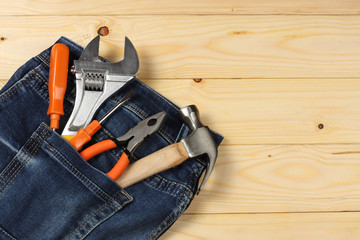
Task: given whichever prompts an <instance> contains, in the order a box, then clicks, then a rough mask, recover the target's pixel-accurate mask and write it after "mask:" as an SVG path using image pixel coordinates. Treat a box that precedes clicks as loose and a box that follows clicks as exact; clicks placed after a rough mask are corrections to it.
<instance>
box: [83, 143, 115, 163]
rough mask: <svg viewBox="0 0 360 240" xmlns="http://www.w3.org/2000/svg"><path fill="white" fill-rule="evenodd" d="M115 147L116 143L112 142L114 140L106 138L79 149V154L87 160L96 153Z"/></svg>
mask: <svg viewBox="0 0 360 240" xmlns="http://www.w3.org/2000/svg"><path fill="white" fill-rule="evenodd" d="M116 147H117V145H116V143H114V141H112V140H110V139H108V140H104V141H101V142H98V143H95V144H94V145H92V146H90V147H88V148H87V149H85V150H83V151H81V153H80V155H81V156H82V157H83V158H84V160H85V161H88V160H89V159H91V158H93V157H95V156H96V155H98V154H100V153H103V152H105V151H107V150H110V149H114V148H116Z"/></svg>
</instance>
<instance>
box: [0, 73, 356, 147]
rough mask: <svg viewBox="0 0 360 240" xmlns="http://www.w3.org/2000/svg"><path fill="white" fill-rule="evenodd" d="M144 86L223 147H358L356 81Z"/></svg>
mask: <svg viewBox="0 0 360 240" xmlns="http://www.w3.org/2000/svg"><path fill="white" fill-rule="evenodd" d="M4 82H5V80H3V81H0V85H1V84H4ZM144 82H145V83H146V84H147V85H149V86H150V87H152V88H153V89H155V90H156V91H158V92H160V93H161V94H163V95H164V96H165V97H167V98H168V99H170V100H172V101H174V102H175V103H176V104H177V105H179V106H180V107H183V106H186V105H189V104H196V105H197V106H198V108H199V110H200V117H201V119H202V121H203V122H204V124H206V125H208V126H209V127H210V128H212V129H213V130H215V131H217V132H219V133H221V134H223V135H224V136H225V140H224V142H223V143H222V144H223V145H238V144H325V143H360V134H359V133H360V107H359V106H360V79H228V80H226V79H203V80H202V81H201V82H200V83H196V82H194V81H193V80H192V79H181V80H176V79H164V80H156V79H146V80H144ZM320 124H322V128H321V126H319V125H320Z"/></svg>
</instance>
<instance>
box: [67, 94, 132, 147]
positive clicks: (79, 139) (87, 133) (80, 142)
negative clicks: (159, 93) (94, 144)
mask: <svg viewBox="0 0 360 240" xmlns="http://www.w3.org/2000/svg"><path fill="white" fill-rule="evenodd" d="M133 95H134V92H133V91H130V92H128V93H126V94H125V96H124V97H123V98H122V99H121V100H120V101H119V102H118V103H117V104H116V105H115V106H114V107H112V108H111V109H110V110H109V111H108V112H107V113H106V114H105V115H104V116H102V117H101V118H100V119H99V121H98V120H93V121H92V122H91V123H90V124H89V125H87V126H86V128H80V130H79V131H78V132H77V133H76V135H75V136H74V137H73V138H72V139H71V140H70V141H69V142H70V144H71V146H73V147H74V148H75V149H76V151H79V150H80V149H81V148H82V147H83V146H84V144H85V143H87V142H89V141H90V140H91V137H92V136H93V135H94V134H95V133H96V132H97V131H99V130H100V128H101V124H102V123H103V122H104V121H105V120H106V119H107V118H108V117H109V116H110V115H111V114H112V113H113V112H114V111H115V110H116V109H118V108H119V107H120V106H122V105H123V104H124V103H125V102H126V101H127V100H129V99H130V98H131V97H132V96H133Z"/></svg>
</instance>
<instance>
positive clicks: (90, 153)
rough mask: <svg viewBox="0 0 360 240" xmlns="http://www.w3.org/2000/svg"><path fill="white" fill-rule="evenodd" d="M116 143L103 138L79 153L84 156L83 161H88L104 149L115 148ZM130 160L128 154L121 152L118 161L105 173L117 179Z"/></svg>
mask: <svg viewBox="0 0 360 240" xmlns="http://www.w3.org/2000/svg"><path fill="white" fill-rule="evenodd" d="M116 147H117V145H116V143H115V142H114V141H113V140H110V139H108V140H104V141H101V142H98V143H96V144H94V145H92V146H90V147H88V148H87V149H85V150H83V151H81V152H80V155H81V156H82V157H83V158H84V160H85V161H88V160H89V159H91V158H93V157H95V156H96V155H98V154H100V153H103V152H105V151H108V150H111V149H114V148H116ZM129 163H130V160H129V157H128V155H127V154H126V153H125V152H123V154H122V155H121V157H120V159H119V161H117V163H116V164H115V166H114V167H113V168H112V169H111V170H110V172H108V173H107V175H108V176H109V177H110V178H111V179H112V180H114V181H116V179H118V178H119V177H120V176H121V174H122V173H123V172H124V170H125V169H126V167H127V166H128V165H129Z"/></svg>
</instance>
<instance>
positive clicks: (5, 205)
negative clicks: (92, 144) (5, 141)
mask: <svg viewBox="0 0 360 240" xmlns="http://www.w3.org/2000/svg"><path fill="white" fill-rule="evenodd" d="M131 201H132V197H131V196H130V195H129V194H127V193H126V192H125V191H124V190H123V189H122V188H121V187H120V186H118V185H117V184H116V183H115V182H113V181H112V180H111V179H110V178H109V177H107V176H106V174H104V173H102V172H100V171H99V170H97V169H96V168H94V167H92V166H91V165H89V164H88V163H87V162H85V161H84V160H83V159H82V158H81V157H80V155H79V154H78V153H77V152H76V151H75V150H74V149H73V148H72V147H71V145H70V144H69V143H67V142H66V141H65V140H64V139H63V138H62V137H60V136H59V135H58V134H56V133H55V132H53V131H52V130H51V129H50V128H49V127H48V126H47V125H45V124H43V123H42V124H41V125H40V126H39V127H38V129H37V130H36V131H35V132H34V133H33V134H32V136H31V137H30V138H29V139H28V140H27V142H26V143H25V145H24V146H22V148H21V149H20V150H19V151H18V153H17V154H16V156H15V157H14V158H13V159H12V160H11V162H10V163H9V164H8V165H7V167H6V168H5V169H4V170H3V171H2V172H1V173H0V206H1V208H0V226H3V227H4V229H6V232H5V231H4V232H5V233H8V234H9V236H10V233H11V235H12V236H14V238H18V239H83V238H85V237H86V236H87V235H88V234H89V233H90V232H91V231H92V230H93V229H94V228H95V227H97V226H98V225H99V224H101V223H102V222H103V221H105V220H106V219H108V218H109V217H111V216H112V215H113V214H115V213H116V212H118V211H119V210H120V209H122V208H123V207H124V206H125V205H126V204H128V203H129V202H131ZM0 232H1V231H0ZM0 237H1V233H0ZM10 239H11V238H10Z"/></svg>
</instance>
